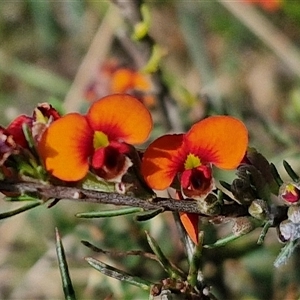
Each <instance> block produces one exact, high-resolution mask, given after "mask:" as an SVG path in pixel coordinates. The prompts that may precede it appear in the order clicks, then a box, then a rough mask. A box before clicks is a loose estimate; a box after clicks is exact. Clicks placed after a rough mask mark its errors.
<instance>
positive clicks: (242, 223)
mask: <svg viewBox="0 0 300 300" xmlns="http://www.w3.org/2000/svg"><path fill="white" fill-rule="evenodd" d="M259 225H261V224H259V223H258V220H256V219H254V218H252V217H239V218H236V219H235V223H234V224H233V227H232V233H233V234H235V235H236V236H240V235H244V234H247V233H249V232H251V231H252V230H254V229H255V228H256V227H258V226H259Z"/></svg>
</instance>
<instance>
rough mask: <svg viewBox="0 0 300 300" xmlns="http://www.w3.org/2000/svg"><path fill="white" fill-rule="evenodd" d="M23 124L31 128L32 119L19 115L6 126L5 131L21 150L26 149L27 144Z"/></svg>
mask: <svg viewBox="0 0 300 300" xmlns="http://www.w3.org/2000/svg"><path fill="white" fill-rule="evenodd" d="M23 124H27V125H28V126H29V127H31V126H32V118H31V117H28V116H26V115H20V116H18V117H17V118H16V119H15V120H13V121H12V122H11V123H10V124H9V125H8V126H7V128H6V130H7V132H8V133H9V134H11V135H12V136H13V138H14V141H15V142H16V143H17V144H18V145H20V146H21V147H23V148H28V143H27V141H26V138H25V136H24V132H23V127H22V126H23Z"/></svg>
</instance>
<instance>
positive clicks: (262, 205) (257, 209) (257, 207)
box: [248, 199, 269, 220]
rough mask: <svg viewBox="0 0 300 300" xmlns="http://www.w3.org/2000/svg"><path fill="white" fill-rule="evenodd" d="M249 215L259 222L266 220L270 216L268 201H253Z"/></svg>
mask: <svg viewBox="0 0 300 300" xmlns="http://www.w3.org/2000/svg"><path fill="white" fill-rule="evenodd" d="M248 211H249V214H250V215H251V216H252V217H254V218H255V219H258V220H266V219H267V218H268V216H269V207H268V204H267V202H266V201H264V200H261V199H257V200H254V201H252V203H251V205H250V206H249V208H248Z"/></svg>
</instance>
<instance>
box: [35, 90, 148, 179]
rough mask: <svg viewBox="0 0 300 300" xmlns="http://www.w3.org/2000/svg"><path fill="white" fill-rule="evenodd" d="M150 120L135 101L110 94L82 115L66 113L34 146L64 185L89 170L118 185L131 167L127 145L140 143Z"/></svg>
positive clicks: (124, 95)
mask: <svg viewBox="0 0 300 300" xmlns="http://www.w3.org/2000/svg"><path fill="white" fill-rule="evenodd" d="M151 129H152V118H151V115H150V112H149V111H148V110H147V109H146V107H145V106H144V105H143V104H142V103H141V102H140V101H138V100H137V99H136V98H134V97H132V96H130V95H126V94H114V95H110V96H107V97H104V98H102V99H99V100H98V101H96V102H94V103H93V104H92V105H91V107H90V109H89V110H88V112H87V114H86V115H81V114H79V113H69V114H67V115H65V116H63V117H62V118H60V119H58V120H56V121H55V122H53V123H52V124H51V126H50V127H49V128H48V129H47V130H46V131H45V133H44V134H43V136H42V138H41V141H40V142H39V144H38V150H39V153H40V156H41V157H42V159H43V161H44V164H45V167H46V170H47V171H48V172H50V173H51V174H52V175H53V176H55V177H57V178H59V179H61V180H64V181H78V180H81V179H83V178H84V177H85V175H86V174H87V172H88V170H89V169H90V167H91V169H92V170H93V171H94V172H95V174H96V175H98V176H99V177H101V178H103V179H105V180H109V181H114V182H120V180H121V177H122V176H123V175H124V174H125V173H126V171H127V169H128V168H129V167H130V166H131V164H132V163H131V161H130V159H129V158H128V157H127V156H126V154H128V152H129V151H130V146H129V145H128V144H140V143H143V142H144V141H145V140H146V139H147V138H148V136H149V134H150V131H151Z"/></svg>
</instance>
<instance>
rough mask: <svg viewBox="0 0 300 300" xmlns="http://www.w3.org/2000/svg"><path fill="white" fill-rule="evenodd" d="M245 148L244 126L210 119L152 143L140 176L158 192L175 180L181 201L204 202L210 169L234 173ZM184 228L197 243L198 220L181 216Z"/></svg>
mask: <svg viewBox="0 0 300 300" xmlns="http://www.w3.org/2000/svg"><path fill="white" fill-rule="evenodd" d="M247 145H248V132H247V129H246V127H245V125H244V124H243V123H242V122H241V121H239V120H237V119H235V118H233V117H229V116H212V117H209V118H206V119H204V120H202V121H200V122H198V123H196V124H195V125H194V126H192V128H191V129H190V130H189V131H188V132H187V133H186V134H175V135H165V136H162V137H160V138H158V139H157V140H155V141H154V142H153V143H152V144H150V146H149V147H148V149H147V150H146V152H145V153H144V157H143V161H142V174H143V176H144V178H145V180H146V182H147V183H148V185H149V186H150V187H151V188H153V189H157V190H163V189H166V188H168V187H169V186H171V184H172V182H173V181H174V179H175V178H178V179H179V181H180V185H181V191H182V196H183V197H191V198H195V199H200V200H201V199H203V198H204V197H206V196H207V195H208V194H209V192H211V190H212V189H213V187H214V182H213V177H212V165H215V166H217V167H219V168H221V169H234V168H236V167H237V166H238V165H239V163H240V162H241V160H242V159H243V157H244V155H245V152H246V149H247ZM182 219H184V222H183V223H184V225H185V227H186V229H187V232H188V233H189V235H190V236H191V238H192V239H193V240H194V241H195V242H196V241H197V233H198V222H197V221H198V218H195V216H192V215H190V214H188V215H187V216H186V215H185V214H183V216H182Z"/></svg>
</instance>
